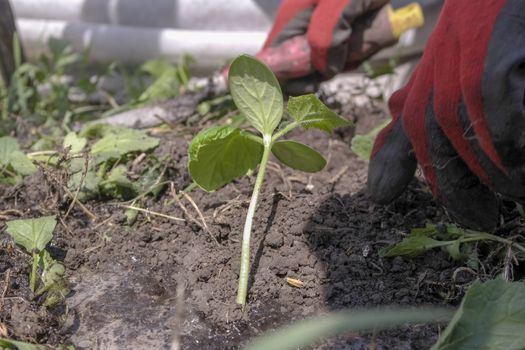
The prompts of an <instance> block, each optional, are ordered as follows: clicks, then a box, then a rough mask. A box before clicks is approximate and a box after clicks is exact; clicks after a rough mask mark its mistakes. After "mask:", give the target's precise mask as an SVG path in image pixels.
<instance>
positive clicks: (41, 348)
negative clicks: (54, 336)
mask: <svg viewBox="0 0 525 350" xmlns="http://www.w3.org/2000/svg"><path fill="white" fill-rule="evenodd" d="M0 348H2V349H9V350H51V348H50V347H47V346H45V345H37V344H29V343H25V342H21V341H16V340H10V339H1V338H0Z"/></svg>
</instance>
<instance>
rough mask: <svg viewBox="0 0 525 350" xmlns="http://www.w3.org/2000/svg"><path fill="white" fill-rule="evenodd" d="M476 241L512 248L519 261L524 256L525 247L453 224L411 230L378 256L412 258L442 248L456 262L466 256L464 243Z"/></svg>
mask: <svg viewBox="0 0 525 350" xmlns="http://www.w3.org/2000/svg"><path fill="white" fill-rule="evenodd" d="M478 241H494V242H499V243H502V244H504V245H507V246H509V247H512V248H513V249H514V251H515V252H516V255H517V258H518V259H520V260H521V259H522V257H523V254H525V247H524V246H522V245H521V244H519V243H516V242H513V241H511V240H509V239H506V238H503V237H499V236H496V235H493V234H490V233H486V232H479V231H474V230H468V229H462V228H460V227H458V226H456V225H454V224H447V225H442V226H441V225H440V226H437V225H433V224H427V225H426V227H422V228H416V229H413V230H412V231H411V232H410V235H408V236H407V237H405V238H404V239H403V240H402V241H401V242H399V243H397V244H395V245H392V246H388V247H385V248H383V249H381V251H380V252H379V255H381V256H383V257H393V256H410V257H414V256H418V255H421V254H423V253H424V252H426V251H427V250H431V249H435V248H442V249H444V250H445V251H446V252H447V253H448V254H449V255H450V256H451V257H452V258H453V259H455V260H458V259H461V258H462V257H465V255H466V254H465V252H464V251H463V249H462V247H463V245H464V244H465V243H469V242H478Z"/></svg>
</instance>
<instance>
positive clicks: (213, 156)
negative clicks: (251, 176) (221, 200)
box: [188, 126, 263, 191]
mask: <svg viewBox="0 0 525 350" xmlns="http://www.w3.org/2000/svg"><path fill="white" fill-rule="evenodd" d="M261 142H262V140H261ZM262 153H263V146H262V144H261V143H259V142H257V141H255V140H253V139H252V138H251V137H249V136H248V134H247V133H245V132H242V131H241V130H239V129H237V128H232V127H230V126H218V127H214V128H211V129H208V130H205V131H203V132H201V133H199V134H198V135H197V136H195V138H194V139H193V140H192V142H191V144H190V147H189V150H188V154H189V164H188V168H189V172H190V175H191V177H192V178H193V180H194V181H195V182H196V183H197V184H198V185H199V186H200V187H202V188H203V189H204V190H206V191H214V190H216V189H218V188H220V187H222V186H224V185H226V184H227V183H229V182H231V181H232V180H234V179H235V178H237V177H239V176H242V175H245V174H246V173H247V172H248V171H250V170H253V169H255V167H256V166H257V164H259V162H260V161H261V157H262Z"/></svg>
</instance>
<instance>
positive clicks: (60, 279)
mask: <svg viewBox="0 0 525 350" xmlns="http://www.w3.org/2000/svg"><path fill="white" fill-rule="evenodd" d="M39 259H40V265H41V266H42V278H41V279H42V286H41V287H40V288H39V289H38V290H37V291H36V292H35V295H37V296H38V295H42V294H43V293H46V292H47V295H46V298H45V301H44V304H43V305H44V306H46V307H52V306H54V305H56V304H57V303H59V302H61V301H62V300H64V299H65V297H66V295H67V294H68V293H69V287H68V282H67V279H66V277H65V274H66V269H65V268H64V265H62V264H61V263H59V262H57V261H55V260H54V259H53V258H52V257H51V255H50V254H49V253H48V252H47V250H43V251H41V252H40V254H39Z"/></svg>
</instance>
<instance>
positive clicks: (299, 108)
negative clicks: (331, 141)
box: [287, 94, 351, 133]
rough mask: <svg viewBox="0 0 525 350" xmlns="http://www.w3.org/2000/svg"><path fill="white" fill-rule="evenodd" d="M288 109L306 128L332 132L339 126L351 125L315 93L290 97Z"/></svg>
mask: <svg viewBox="0 0 525 350" xmlns="http://www.w3.org/2000/svg"><path fill="white" fill-rule="evenodd" d="M287 109H288V113H289V114H290V116H291V117H292V118H293V119H295V120H296V121H297V122H299V123H300V124H301V126H302V127H303V128H305V129H310V128H315V129H319V130H323V131H326V132H327V133H331V132H332V131H333V130H334V129H335V128H337V127H340V126H348V125H351V123H350V122H349V121H348V120H345V119H343V118H341V117H339V116H338V115H337V114H336V113H334V112H333V111H332V110H330V108H328V107H326V106H325V105H324V103H322V102H321V101H320V100H319V99H318V98H317V96H315V95H313V94H310V95H303V96H298V97H290V99H289V100H288V105H287Z"/></svg>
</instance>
